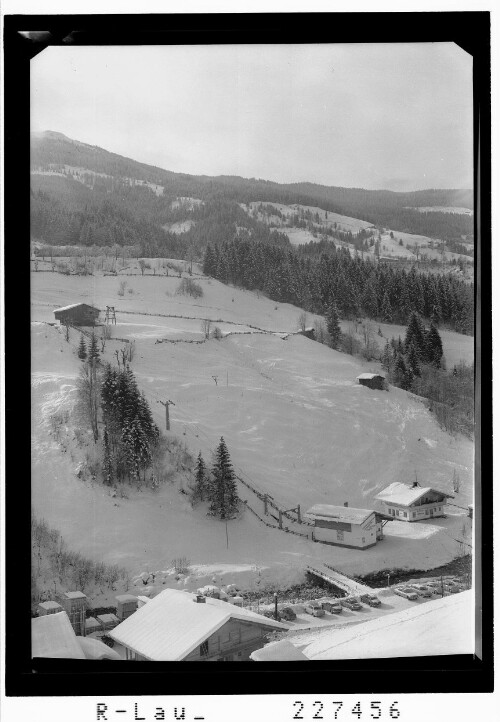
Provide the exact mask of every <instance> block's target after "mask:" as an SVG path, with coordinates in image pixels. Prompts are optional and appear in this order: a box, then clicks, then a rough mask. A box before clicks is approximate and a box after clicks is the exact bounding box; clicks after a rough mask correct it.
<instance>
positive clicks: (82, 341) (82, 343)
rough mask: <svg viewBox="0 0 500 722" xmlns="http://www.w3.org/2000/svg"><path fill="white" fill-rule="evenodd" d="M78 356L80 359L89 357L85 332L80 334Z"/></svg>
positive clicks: (83, 359)
mask: <svg viewBox="0 0 500 722" xmlns="http://www.w3.org/2000/svg"><path fill="white" fill-rule="evenodd" d="M78 358H79V359H80V361H85V359H86V358H87V347H86V346H85V339H84V338H83V334H82V335H81V336H80V344H79V346H78Z"/></svg>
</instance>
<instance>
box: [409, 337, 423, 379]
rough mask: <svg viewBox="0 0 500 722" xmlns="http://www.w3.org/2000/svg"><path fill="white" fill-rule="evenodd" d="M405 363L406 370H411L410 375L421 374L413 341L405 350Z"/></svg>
mask: <svg viewBox="0 0 500 722" xmlns="http://www.w3.org/2000/svg"><path fill="white" fill-rule="evenodd" d="M406 365H407V368H408V370H409V371H410V372H411V376H412V377H415V376H421V375H422V372H421V371H420V363H419V356H418V353H417V350H416V348H415V346H414V344H413V343H411V344H410V346H409V348H407V350H406Z"/></svg>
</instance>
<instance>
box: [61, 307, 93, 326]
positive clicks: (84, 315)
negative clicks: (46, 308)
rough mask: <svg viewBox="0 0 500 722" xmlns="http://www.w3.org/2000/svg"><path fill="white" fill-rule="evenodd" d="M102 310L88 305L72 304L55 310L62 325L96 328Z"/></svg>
mask: <svg viewBox="0 0 500 722" xmlns="http://www.w3.org/2000/svg"><path fill="white" fill-rule="evenodd" d="M99 314H100V310H99V309H98V308H96V307H95V306H90V305H89V304H88V303H72V304H71V305H69V306H62V307H61V308H56V309H55V310H54V316H55V317H56V320H57V321H59V322H60V323H61V325H65V324H69V325H70V326H95V324H96V321H97V320H98V318H99Z"/></svg>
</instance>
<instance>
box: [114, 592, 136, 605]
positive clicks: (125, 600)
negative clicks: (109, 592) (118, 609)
mask: <svg viewBox="0 0 500 722" xmlns="http://www.w3.org/2000/svg"><path fill="white" fill-rule="evenodd" d="M115 599H116V601H117V602H118V603H119V604H137V597H135V596H134V595H133V594H118V596H116V597H115Z"/></svg>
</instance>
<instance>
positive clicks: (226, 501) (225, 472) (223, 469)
mask: <svg viewBox="0 0 500 722" xmlns="http://www.w3.org/2000/svg"><path fill="white" fill-rule="evenodd" d="M212 477H213V478H212V483H211V485H210V509H209V514H211V515H212V516H217V517H218V518H219V519H232V518H233V517H234V516H235V515H236V513H237V511H238V502H239V498H238V493H237V490H236V477H235V474H234V470H233V467H232V464H231V459H230V457H229V451H228V450H227V446H226V442H225V441H224V438H223V437H221V440H220V443H219V446H218V447H217V449H216V452H215V460H214V464H213V467H212Z"/></svg>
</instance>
